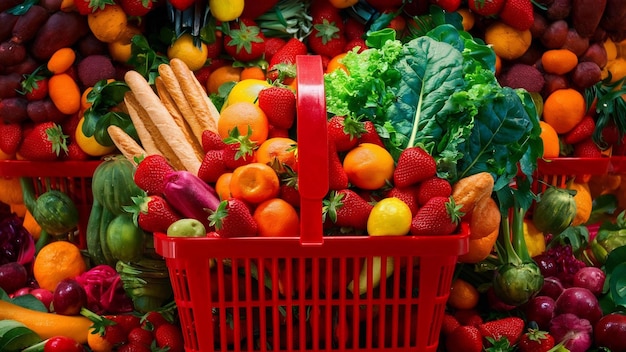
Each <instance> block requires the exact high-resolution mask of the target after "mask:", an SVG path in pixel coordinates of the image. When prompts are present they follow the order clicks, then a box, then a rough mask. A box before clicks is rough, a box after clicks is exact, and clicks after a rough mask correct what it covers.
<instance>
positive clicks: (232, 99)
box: [222, 78, 272, 110]
mask: <svg viewBox="0 0 626 352" xmlns="http://www.w3.org/2000/svg"><path fill="white" fill-rule="evenodd" d="M271 86H272V85H271V84H270V83H268V82H267V81H264V80H260V79H253V78H249V79H244V80H241V81H239V82H237V83H235V85H234V86H233V89H231V91H230V93H228V97H227V98H226V101H225V102H224V105H223V106H222V110H224V109H225V108H226V107H227V106H229V105H232V104H234V103H239V102H242V101H245V102H249V103H254V104H256V103H257V100H258V97H259V92H260V91H261V90H262V89H265V88H268V87H271Z"/></svg>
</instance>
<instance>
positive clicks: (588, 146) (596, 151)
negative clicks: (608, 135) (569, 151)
mask: <svg viewBox="0 0 626 352" xmlns="http://www.w3.org/2000/svg"><path fill="white" fill-rule="evenodd" d="M574 156H575V157H577V158H601V157H602V150H600V148H599V147H598V145H597V144H596V143H595V142H594V141H593V140H592V139H591V138H589V139H585V140H584V141H581V142H578V143H576V144H574Z"/></svg>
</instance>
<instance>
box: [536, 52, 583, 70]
mask: <svg viewBox="0 0 626 352" xmlns="http://www.w3.org/2000/svg"><path fill="white" fill-rule="evenodd" d="M576 65H578V56H576V54H574V53H573V52H572V51H571V50H568V49H552V50H546V51H544V53H543V54H542V55H541V66H542V67H543V69H544V71H546V72H548V73H554V74H556V75H564V74H566V73H568V72H570V71H571V70H573V69H574V68H575V67H576Z"/></svg>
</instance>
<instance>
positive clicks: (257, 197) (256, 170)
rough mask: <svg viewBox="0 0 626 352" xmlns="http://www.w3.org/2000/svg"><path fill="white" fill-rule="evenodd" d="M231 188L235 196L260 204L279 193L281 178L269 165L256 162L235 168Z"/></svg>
mask: <svg viewBox="0 0 626 352" xmlns="http://www.w3.org/2000/svg"><path fill="white" fill-rule="evenodd" d="M229 188H230V194H231V195H232V197H233V198H237V199H242V200H244V201H246V202H249V203H252V204H259V203H261V202H263V201H265V200H268V199H271V198H275V197H276V196H277V195H278V192H279V190H280V180H279V179H278V175H277V174H276V172H275V171H274V169H272V168H271V167H270V166H269V165H267V164H262V163H258V162H254V163H250V164H246V165H242V166H239V167H237V168H236V169H235V170H233V175H232V176H231V179H230V187H229Z"/></svg>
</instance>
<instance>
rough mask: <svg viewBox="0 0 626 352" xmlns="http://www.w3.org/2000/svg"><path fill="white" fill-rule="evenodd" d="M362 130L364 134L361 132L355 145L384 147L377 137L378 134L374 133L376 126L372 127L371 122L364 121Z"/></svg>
mask: <svg viewBox="0 0 626 352" xmlns="http://www.w3.org/2000/svg"><path fill="white" fill-rule="evenodd" d="M363 128H364V129H365V132H363V133H362V134H361V135H360V136H359V139H358V142H357V144H361V143H372V144H376V145H379V146H381V147H383V148H384V147H385V145H384V144H383V141H382V139H380V136H379V135H378V132H377V131H376V126H374V123H373V122H372V121H364V122H363Z"/></svg>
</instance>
